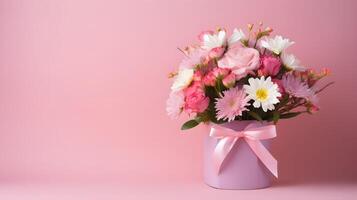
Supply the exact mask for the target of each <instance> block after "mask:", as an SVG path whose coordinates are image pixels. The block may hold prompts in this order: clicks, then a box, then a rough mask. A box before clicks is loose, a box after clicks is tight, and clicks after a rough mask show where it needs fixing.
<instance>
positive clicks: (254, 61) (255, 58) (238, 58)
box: [218, 45, 260, 79]
mask: <svg viewBox="0 0 357 200" xmlns="http://www.w3.org/2000/svg"><path fill="white" fill-rule="evenodd" d="M259 59H260V58H259V52H258V51H257V50H256V49H253V48H246V47H241V46H238V45H236V46H233V47H232V48H230V49H229V50H228V51H227V52H226V53H225V55H224V56H223V58H222V59H221V60H219V61H218V66H219V67H220V68H226V69H231V70H232V71H233V73H234V74H235V75H236V76H237V79H241V78H243V77H244V76H246V75H247V74H248V73H250V72H252V71H253V70H256V69H257V68H258V67H259V63H260V60H259Z"/></svg>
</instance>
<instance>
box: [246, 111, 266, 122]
mask: <svg viewBox="0 0 357 200" xmlns="http://www.w3.org/2000/svg"><path fill="white" fill-rule="evenodd" d="M248 114H249V115H250V116H251V117H253V118H254V119H256V120H258V121H263V119H262V118H261V117H260V116H259V115H258V114H257V113H256V112H253V111H249V112H248Z"/></svg>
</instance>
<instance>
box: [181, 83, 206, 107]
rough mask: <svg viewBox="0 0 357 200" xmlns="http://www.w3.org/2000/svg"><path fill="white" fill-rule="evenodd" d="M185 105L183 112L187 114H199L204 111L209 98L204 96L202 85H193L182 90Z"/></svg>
mask: <svg viewBox="0 0 357 200" xmlns="http://www.w3.org/2000/svg"><path fill="white" fill-rule="evenodd" d="M184 94H185V105H184V110H185V111H186V112H188V113H201V112H203V111H205V110H206V109H207V107H208V104H209V98H208V97H206V96H205V92H204V90H203V87H202V84H201V83H199V82H195V83H193V84H192V85H191V86H190V87H188V88H186V89H185V90H184Z"/></svg>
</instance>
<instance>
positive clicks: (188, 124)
mask: <svg viewBox="0 0 357 200" xmlns="http://www.w3.org/2000/svg"><path fill="white" fill-rule="evenodd" d="M198 124H200V123H199V122H198V121H196V120H195V119H192V120H189V121H187V122H185V123H184V124H183V125H182V126H181V130H187V129H191V128H193V127H195V126H197V125H198Z"/></svg>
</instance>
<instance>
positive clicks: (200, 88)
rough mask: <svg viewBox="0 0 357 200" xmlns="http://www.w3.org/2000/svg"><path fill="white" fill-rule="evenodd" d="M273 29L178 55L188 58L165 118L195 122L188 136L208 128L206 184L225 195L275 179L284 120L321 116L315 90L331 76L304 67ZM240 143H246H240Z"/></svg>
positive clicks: (210, 36)
mask: <svg viewBox="0 0 357 200" xmlns="http://www.w3.org/2000/svg"><path fill="white" fill-rule="evenodd" d="M272 31H273V30H272V29H271V28H269V27H267V28H263V25H262V24H261V23H260V24H259V25H258V27H257V28H254V25H253V24H248V28H247V34H245V33H244V32H243V30H241V29H234V30H233V33H232V34H231V35H230V36H228V35H227V31H226V30H224V29H218V30H217V31H204V32H202V33H201V34H199V36H198V38H199V44H195V45H190V46H188V47H186V48H184V49H179V50H180V51H181V52H182V53H183V54H184V58H183V60H182V62H181V63H180V65H179V69H178V71H175V72H172V73H170V74H169V77H170V78H174V82H173V85H172V87H171V90H172V91H171V93H170V95H169V99H168V100H167V107H166V110H167V113H168V115H169V116H171V117H172V118H177V117H178V116H179V115H180V114H181V113H183V112H184V113H187V114H188V116H189V117H190V118H191V120H189V121H187V122H186V123H184V124H183V125H182V128H181V129H182V130H186V129H190V128H193V127H195V126H197V125H198V124H200V123H206V124H208V125H210V128H211V129H210V133H209V134H207V137H205V145H204V147H205V150H204V179H205V181H206V183H207V184H208V185H210V186H213V187H216V188H223V189H254V188H263V187H267V186H269V185H270V184H271V178H272V177H273V175H274V176H276V177H277V161H276V160H275V159H274V157H273V156H272V155H271V154H270V153H269V151H268V150H269V146H270V142H271V139H272V138H274V137H275V136H276V130H275V124H276V123H277V122H278V120H280V119H288V118H293V117H296V116H298V115H300V114H302V113H308V114H312V113H315V112H316V111H318V110H319V105H318V97H317V94H318V93H320V92H321V91H322V90H324V89H325V88H326V87H328V86H329V85H331V84H332V83H328V84H326V85H324V86H322V87H318V86H317V82H318V81H319V80H321V79H322V78H324V77H325V76H327V75H328V74H329V70H327V69H323V70H321V71H319V72H317V71H315V70H313V69H310V68H307V67H304V66H303V65H301V64H300V62H299V60H298V59H297V58H296V57H295V56H294V55H293V54H289V53H287V52H286V49H287V48H288V47H289V46H291V45H293V44H294V42H293V41H291V40H289V39H286V38H283V37H282V36H279V35H276V36H274V37H272V36H271V34H272ZM239 138H241V139H240V140H239Z"/></svg>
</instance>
